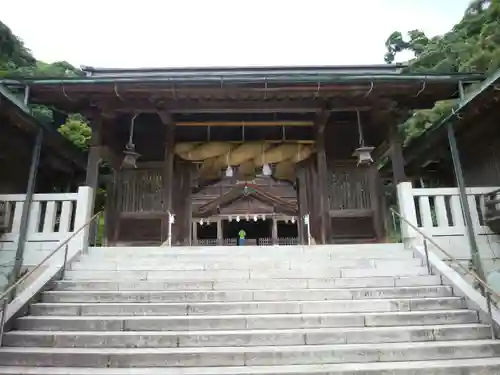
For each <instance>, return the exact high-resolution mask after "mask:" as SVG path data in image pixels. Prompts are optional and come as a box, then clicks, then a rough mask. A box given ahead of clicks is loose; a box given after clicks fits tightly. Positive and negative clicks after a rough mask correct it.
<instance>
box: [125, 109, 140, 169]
mask: <svg viewBox="0 0 500 375" xmlns="http://www.w3.org/2000/svg"><path fill="white" fill-rule="evenodd" d="M137 116H139V114H136V115H135V116H134V117H132V121H131V122H130V133H129V139H128V142H127V144H126V145H125V150H124V151H123V153H124V154H125V156H124V157H123V161H122V168H137V159H138V158H139V156H141V155H140V154H139V153H137V152H136V151H135V145H134V125H135V119H136V118H137Z"/></svg>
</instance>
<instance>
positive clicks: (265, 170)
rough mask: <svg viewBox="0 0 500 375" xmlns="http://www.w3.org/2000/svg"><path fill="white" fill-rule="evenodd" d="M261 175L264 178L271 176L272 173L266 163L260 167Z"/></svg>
mask: <svg viewBox="0 0 500 375" xmlns="http://www.w3.org/2000/svg"><path fill="white" fill-rule="evenodd" d="M262 174H263V175H264V176H271V175H272V174H273V171H272V170H271V167H270V166H269V164H267V163H266V164H264V165H263V166H262Z"/></svg>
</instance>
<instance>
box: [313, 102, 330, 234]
mask: <svg viewBox="0 0 500 375" xmlns="http://www.w3.org/2000/svg"><path fill="white" fill-rule="evenodd" d="M328 115H329V113H327V112H321V113H320V114H319V115H318V118H317V120H316V164H317V168H318V197H319V217H320V233H319V239H320V242H321V243H322V244H326V243H328V242H329V239H330V200H329V198H328V167H327V163H326V151H325V127H326V123H327V121H328Z"/></svg>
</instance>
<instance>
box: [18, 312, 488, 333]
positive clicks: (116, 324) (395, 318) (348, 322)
mask: <svg viewBox="0 0 500 375" xmlns="http://www.w3.org/2000/svg"><path fill="white" fill-rule="evenodd" d="M473 323H478V315H477V312H476V311H472V310H466V309H460V310H436V311H434V310H425V311H410V312H400V311H398V312H371V313H369V312H364V313H316V314H254V315H249V314H247V315H243V314H240V315H192V316H186V315H184V316H116V315H114V316H109V317H108V316H106V317H104V316H24V317H20V318H18V319H16V322H15V326H16V328H17V329H19V330H34V331H162V332H164V331H178V330H214V329H216V330H232V329H238V330H242V329H287V328H327V327H330V328H333V327H344V328H345V327H393V326H403V325H412V326H419V325H436V324H473Z"/></svg>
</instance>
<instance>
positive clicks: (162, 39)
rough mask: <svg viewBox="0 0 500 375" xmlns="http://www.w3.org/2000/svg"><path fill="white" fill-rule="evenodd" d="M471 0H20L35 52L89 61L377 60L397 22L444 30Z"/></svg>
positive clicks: (16, 14) (17, 21) (12, 14)
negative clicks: (76, 0)
mask: <svg viewBox="0 0 500 375" xmlns="http://www.w3.org/2000/svg"><path fill="white" fill-rule="evenodd" d="M468 3H469V0H265V1H264V0H251V1H241V0H240V1H237V0H140V1H136V0H129V1H123V0H121V1H119V0H86V1H78V2H75V1H67V0H66V1H64V0H44V1H40V0H16V1H9V2H8V5H7V4H4V5H3V6H2V14H1V16H0V17H1V20H2V21H3V22H5V23H6V24H7V25H8V26H9V27H10V28H11V29H12V30H13V32H14V33H15V34H16V35H17V36H19V37H20V38H22V39H23V40H24V42H25V44H26V45H27V47H28V48H30V49H31V50H32V52H33V53H34V55H35V57H36V58H38V59H40V60H44V61H47V62H53V61H57V60H66V61H69V62H70V63H72V64H74V65H76V66H80V65H90V66H95V67H152V66H160V67H161V66H164V67H167V66H168V67H173V66H243V65H339V64H376V63H383V56H384V53H385V47H384V42H385V40H386V39H387V37H388V36H389V34H390V33H391V32H392V31H394V30H401V31H407V30H411V29H416V28H418V29H421V30H423V31H425V32H426V33H427V34H428V35H429V36H431V35H436V34H443V33H445V32H447V31H449V30H450V29H451V27H452V26H453V25H454V24H456V23H457V22H458V21H459V20H460V18H461V17H462V14H463V12H464V10H465V8H466V7H467V5H468Z"/></svg>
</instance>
